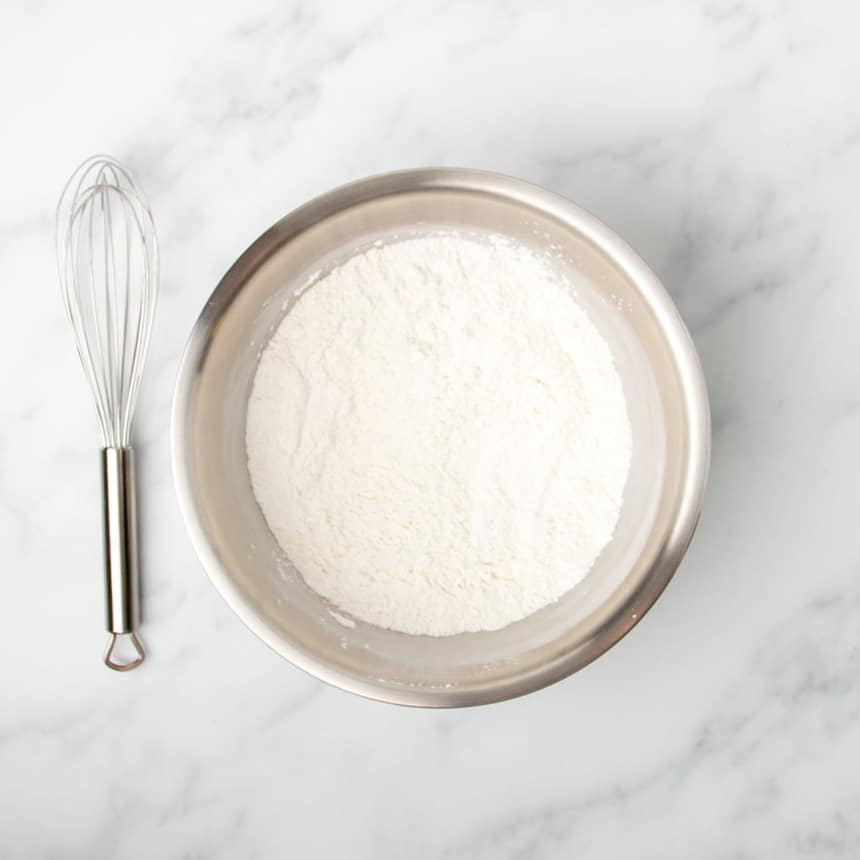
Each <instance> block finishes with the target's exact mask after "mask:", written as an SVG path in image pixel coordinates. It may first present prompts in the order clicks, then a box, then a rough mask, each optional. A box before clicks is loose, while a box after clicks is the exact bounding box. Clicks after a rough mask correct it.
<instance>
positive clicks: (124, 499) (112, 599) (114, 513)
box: [101, 448, 144, 672]
mask: <svg viewBox="0 0 860 860" xmlns="http://www.w3.org/2000/svg"><path fill="white" fill-rule="evenodd" d="M101 472H102V501H103V508H102V510H103V520H104V523H103V524H104V560H105V601H106V603H105V609H106V612H105V627H106V628H107V631H108V633H110V634H111V637H110V640H109V642H108V646H107V650H106V651H105V656H104V661H105V665H106V666H108V667H109V668H111V669H114V670H116V671H118V672H127V671H128V670H129V669H134V668H136V667H137V666H139V665H140V664H141V663H142V662H143V658H144V651H143V646H142V645H141V644H140V640H139V639H138V638H137V635H136V628H137V624H138V621H139V615H140V610H139V584H138V562H137V508H136V505H135V488H134V451H133V450H132V449H131V448H103V449H102V456H101ZM121 635H128V637H129V640H130V641H131V643H132V645H133V646H134V649H135V651H136V652H137V657H136V658H135V659H133V660H131V661H130V662H123V663H120V662H118V661H117V660H116V659H115V658H114V656H113V652H114V648H115V646H116V644H117V637H118V636H121Z"/></svg>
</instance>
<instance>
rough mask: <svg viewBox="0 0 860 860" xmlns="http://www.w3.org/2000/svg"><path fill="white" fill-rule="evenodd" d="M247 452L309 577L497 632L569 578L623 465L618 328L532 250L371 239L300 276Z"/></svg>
mask: <svg viewBox="0 0 860 860" xmlns="http://www.w3.org/2000/svg"><path fill="white" fill-rule="evenodd" d="M246 444H247V451H248V467H249V470H250V475H251V481H252V485H253V489H254V493H255V495H256V497H257V500H258V502H259V504H260V508H261V509H262V511H263V514H264V515H265V518H266V520H267V522H268V524H269V526H270V528H271V530H272V532H273V533H274V535H275V537H276V538H277V540H278V542H279V543H280V545H281V546H282V548H283V549H284V551H285V553H286V555H287V556H288V557H289V558H290V560H291V561H292V562H293V563H294V564H295V565H296V567H297V568H298V570H299V571H300V573H301V574H302V576H303V577H304V579H305V581H306V582H307V583H308V585H309V586H310V587H311V588H313V589H314V590H316V591H317V592H318V593H319V594H321V595H323V596H324V597H326V598H328V599H329V600H330V601H331V602H332V603H333V604H334V605H335V606H336V607H338V608H339V609H340V610H343V611H345V612H347V613H350V614H351V615H352V616H354V617H355V618H359V619H362V620H364V621H367V622H370V623H372V624H376V625H379V626H381V627H387V628H391V629H394V630H400V631H403V632H406V633H414V634H430V635H434V636H444V635H448V634H454V633H461V632H464V631H475V630H493V629H496V628H499V627H503V626H505V625H506V624H510V623H511V622H513V621H517V620H518V619H521V618H524V617H525V616H526V615H529V614H530V613H532V612H534V611H535V610H537V609H540V608H541V607H543V606H546V605H547V604H549V603H551V602H553V601H555V600H557V599H558V598H559V597H561V595H563V594H564V593H565V592H566V591H568V590H569V589H570V588H572V587H573V586H574V585H576V584H577V583H578V582H579V581H580V580H581V579H582V578H583V577H584V576H585V575H586V574H587V573H588V570H589V568H590V567H591V566H592V564H593V562H594V560H595V558H596V557H597V555H598V554H599V553H600V551H601V549H602V548H603V547H604V546H605V545H606V544H607V542H608V541H609V540H610V538H611V536H612V532H613V529H614V528H615V524H616V522H617V520H618V515H619V508H620V505H621V501H622V495H623V491H624V485H625V482H626V479H627V473H628V469H629V464H630V451H631V430H630V423H629V420H628V417H627V410H626V404H625V400H624V393H623V391H622V387H621V382H620V380H619V377H618V374H617V372H616V370H615V367H614V364H613V359H612V355H611V353H610V350H609V347H608V346H607V344H606V342H605V341H604V340H603V339H602V337H601V336H600V334H599V333H598V332H597V330H596V329H595V327H594V325H593V324H592V323H591V321H590V320H589V318H588V316H587V315H586V314H585V312H584V311H583V310H582V309H580V308H579V307H578V306H577V304H576V302H575V300H574V299H573V297H572V295H571V293H570V290H569V289H568V288H566V286H565V285H564V284H562V283H559V281H558V279H557V277H556V276H555V275H554V273H553V270H552V269H551V268H550V267H549V265H548V264H547V263H545V262H544V261H543V260H542V259H541V258H540V257H539V256H537V255H536V254H534V253H533V252H531V251H529V250H527V249H525V248H523V247H520V246H517V245H513V244H510V243H508V242H506V241H504V240H502V239H500V238H497V239H490V240H486V241H483V240H481V241H479V240H477V239H470V238H466V237H463V236H458V235H439V236H432V237H427V238H420V239H410V240H406V241H401V242H397V243H394V244H390V245H386V246H382V247H373V248H371V249H369V250H367V251H365V252H364V253H361V254H358V255H357V256H355V257H353V258H352V259H350V260H349V261H348V262H346V263H345V264H344V265H342V266H341V267H340V268H337V269H335V270H334V271H332V272H331V273H330V274H329V275H327V276H326V277H324V278H322V279H321V280H320V281H319V282H318V283H316V284H315V285H314V286H313V287H312V288H311V289H309V290H308V291H307V292H305V293H304V294H303V295H302V297H301V298H300V299H299V300H298V302H297V303H296V305H295V306H294V308H293V309H292V310H291V311H290V312H289V313H288V314H287V315H286V316H285V318H284V320H283V321H282V323H281V324H280V326H279V328H278V329H277V330H276V331H275V333H274V335H273V337H272V339H271V341H270V342H269V344H268V346H267V347H266V349H265V351H264V352H263V354H262V357H261V359H260V364H259V369H258V370H257V375H256V378H255V380H254V385H253V390H252V393H251V397H250V401H249V404H248V417H247V426H246Z"/></svg>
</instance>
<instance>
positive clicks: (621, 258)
mask: <svg viewBox="0 0 860 860" xmlns="http://www.w3.org/2000/svg"><path fill="white" fill-rule="evenodd" d="M444 189H449V190H457V191H475V192H480V193H484V194H486V193H490V194H492V195H495V196H499V197H502V198H506V199H510V200H514V201H516V202H519V203H522V204H525V205H527V206H529V207H531V208H534V209H537V210H540V211H542V212H544V213H545V214H548V215H550V216H551V217H554V218H556V219H557V220H559V221H561V222H562V223H565V224H567V225H569V226H570V228H571V229H573V230H575V231H577V232H578V233H579V234H580V235H582V236H583V237H584V238H586V239H587V240H589V241H590V242H591V243H593V244H594V245H595V246H596V247H597V248H598V249H599V250H601V251H602V252H603V253H604V254H606V255H607V256H608V257H609V258H610V259H611V260H612V261H613V262H614V263H615V264H616V265H618V266H619V267H620V268H621V269H622V270H623V271H624V272H625V274H626V275H627V276H628V277H629V279H630V280H631V282H632V283H633V284H634V285H635V287H636V289H637V290H638V291H639V292H640V293H641V294H642V295H643V297H644V298H645V301H646V303H647V304H648V306H649V307H650V308H651V310H652V311H653V312H654V313H655V315H656V316H657V318H658V320H659V324H660V328H661V330H662V332H663V334H664V336H665V337H666V339H667V341H668V342H669V344H670V347H671V352H672V355H673V356H674V359H675V361H676V369H677V372H678V376H679V380H680V384H681V388H682V391H683V394H684V398H683V399H684V414H685V417H686V421H687V425H688V445H687V457H686V461H685V463H684V468H683V473H682V482H681V489H680V493H679V498H678V505H677V516H676V518H675V520H674V522H673V523H672V526H671V528H670V529H669V531H668V532H667V535H666V539H665V541H664V543H663V545H662V547H661V548H660V551H659V553H657V555H656V557H655V558H654V560H653V562H652V564H651V566H650V568H649V570H648V571H647V573H646V574H645V576H644V577H643V579H642V582H641V583H640V586H639V588H638V589H637V590H636V591H635V592H634V593H633V594H631V595H630V596H629V598H628V599H627V600H626V601H625V602H623V603H622V604H621V605H620V606H618V608H617V609H616V610H615V612H614V613H612V615H611V616H610V617H609V618H608V619H607V621H606V622H605V623H604V624H603V625H601V627H600V629H599V630H597V631H596V632H595V633H594V634H593V635H591V636H590V637H589V638H588V639H586V640H585V641H583V642H581V643H579V644H578V645H577V646H576V647H575V648H573V649H570V650H567V651H565V652H563V653H562V654H560V655H558V656H557V657H556V658H554V659H553V660H551V661H549V662H546V663H543V664H541V665H539V666H537V667H533V668H531V669H529V670H527V671H525V672H523V673H520V674H514V675H512V676H511V677H510V678H506V679H504V680H503V681H499V680H491V681H484V682H482V681H480V680H478V681H474V682H472V683H471V684H468V685H463V684H459V685H457V687H453V688H444V689H443V688H438V687H432V688H430V687H424V688H422V687H413V686H404V685H396V684H392V683H387V684H384V683H381V682H380V683H376V682H374V681H373V680H372V679H368V678H361V677H356V676H355V675H352V674H349V673H347V672H343V671H341V670H339V669H338V668H336V667H333V666H332V665H331V664H329V663H328V662H327V661H325V660H324V659H320V658H318V657H317V656H316V655H314V654H313V653H309V652H308V651H306V650H305V649H303V648H299V647H298V646H297V645H295V643H293V642H291V641H289V640H288V639H286V638H285V637H284V636H283V635H281V633H280V632H279V631H276V630H275V629H274V628H272V627H271V626H270V625H269V623H268V622H267V621H266V620H265V619H264V618H263V617H262V616H261V615H260V614H258V612H257V611H256V609H255V608H254V607H253V606H252V604H251V603H250V602H249V601H248V600H247V598H246V597H245V595H244V594H243V592H242V591H241V590H240V589H239V588H238V587H237V586H236V584H235V583H234V581H233V579H232V577H231V576H230V574H229V572H228V571H227V570H226V569H225V567H224V566H223V565H222V564H221V562H220V560H219V559H218V557H217V555H216V553H215V552H214V550H213V548H212V546H211V545H210V543H209V540H208V538H207V536H206V531H205V529H204V527H203V523H202V521H201V518H200V516H199V513H198V511H197V506H196V504H195V500H194V494H193V491H192V486H191V480H190V470H189V462H188V458H187V456H186V450H185V437H186V431H185V418H186V415H187V412H188V406H189V402H190V399H191V397H192V394H193V391H194V384H195V379H196V375H197V370H198V367H199V366H200V364H201V362H202V360H203V359H204V357H205V353H206V350H207V346H208V342H209V339H210V335H211V333H212V331H213V329H214V327H215V325H216V323H217V321H218V319H219V318H220V315H221V313H222V312H223V311H224V309H225V308H226V307H228V306H229V304H230V302H231V301H232V300H233V298H234V297H235V295H236V294H237V293H238V292H239V291H240V290H241V288H242V286H243V283H244V280H245V278H246V276H247V275H248V274H249V273H250V272H252V271H253V270H255V269H256V268H257V267H258V266H259V264H260V263H261V262H262V261H263V260H264V259H265V258H266V257H268V256H269V254H270V253H271V251H272V247H273V244H274V247H275V248H279V247H280V246H282V245H283V244H285V243H286V242H288V241H289V240H290V238H291V237H292V236H295V235H298V234H299V233H301V232H302V231H304V230H305V229H307V228H308V227H310V226H312V225H314V224H316V223H318V222H319V221H321V220H323V219H325V218H327V217H330V216H332V215H334V214H335V213H337V212H339V211H342V210H343V209H346V208H349V207H351V206H354V205H356V204H359V203H363V202H368V201H370V200H372V199H377V198H381V197H386V196H389V195H392V194H402V193H414V192H420V191H431V190H436V191H438V190H444ZM170 442H171V465H172V472H173V480H174V487H175V490H176V495H177V500H178V503H179V508H180V511H181V514H182V518H183V520H184V522H185V527H186V530H187V532H188V534H189V537H190V539H191V543H192V546H193V547H194V550H195V552H196V554H197V556H198V558H199V559H200V561H201V563H202V565H203V568H204V570H205V571H206V573H207V575H208V576H209V578H210V580H211V581H212V583H213V585H214V586H215V588H216V589H217V591H218V592H219V593H220V594H221V596H222V597H223V598H224V600H225V601H226V602H227V604H228V605H229V606H230V608H231V609H232V610H233V611H234V612H235V613H236V614H237V615H238V616H239V618H240V619H241V620H242V621H243V622H244V624H245V625H246V626H247V627H248V628H249V629H250V630H251V631H252V632H253V633H255V634H256V635H257V636H258V637H259V638H260V639H262V641H263V642H265V643H266V644H267V645H268V646H269V647H270V648H271V649H272V650H273V651H275V652H276V653H277V654H279V655H280V656H282V657H284V658H286V659H287V660H288V661H289V662H291V663H292V664H293V665H294V666H296V667H298V668H299V669H302V670H304V671H305V672H307V673H308V674H310V675H312V676H314V677H316V678H318V679H320V680H322V681H325V682H326V683H328V684H331V685H333V686H335V687H338V688H340V689H342V690H345V691H347V692H351V693H355V694H358V695H360V696H363V697H365V698H369V699H374V700H377V701H381V702H387V703H390V704H399V705H411V706H419V707H464V706H473V705H481V704H490V703H492V702H498V701H503V700H506V699H511V698H514V697H517V696H521V695H525V694H527V693H531V692H534V691H536V690H539V689H542V688H543V687H546V686H549V685H550V684H553V683H555V682H557V681H559V680H561V679H563V678H565V677H567V676H569V675H571V674H573V673H574V672H576V671H578V670H579V669H581V668H583V667H584V666H586V665H588V664H589V663H590V662H592V661H593V660H595V659H596V658H597V657H599V656H600V655H601V654H603V653H605V652H606V651H607V650H609V649H610V648H611V647H612V646H613V645H615V644H616V643H617V642H619V641H620V640H621V639H622V638H623V637H624V636H625V635H626V634H627V633H628V632H629V631H630V630H632V629H633V627H635V626H636V624H638V623H639V621H641V619H642V617H643V616H644V615H645V614H646V613H647V612H648V610H649V609H650V608H651V606H653V604H654V602H655V601H656V600H657V598H658V597H659V596H660V594H661V593H662V592H663V590H664V589H665V588H666V586H667V585H668V583H669V581H670V580H671V578H672V576H673V575H674V573H675V571H676V570H677V568H678V566H679V564H680V562H681V560H682V558H683V556H684V553H685V552H686V550H687V547H688V546H689V543H690V541H691V539H692V537H693V534H694V532H695V530H696V526H697V524H698V521H699V517H700V514H701V510H702V504H703V501H704V495H705V488H706V485H707V479H708V472H709V467H710V448H711V423H710V410H709V404H708V395H707V389H706V386H705V379H704V374H703V372H702V367H701V364H700V361H699V357H698V354H697V352H696V348H695V346H694V344H693V341H692V338H691V336H690V334H689V332H688V330H687V328H686V326H685V324H684V322H683V320H682V319H681V316H680V314H679V312H678V310H677V308H676V306H675V304H674V302H673V301H672V299H671V297H670V296H669V294H668V292H667V291H666V289H665V287H664V286H663V285H662V283H661V282H660V280H659V279H658V278H657V276H656V275H655V274H654V273H653V272H652V271H651V270H650V268H649V267H648V266H647V264H646V263H645V262H644V261H643V260H642V259H641V258H640V257H639V255H638V254H637V253H636V252H635V251H634V250H633V249H632V248H631V247H630V246H629V245H628V244H627V243H626V242H625V241H624V240H623V239H621V237H620V236H618V235H617V234H616V233H615V232H614V231H613V230H611V229H610V228H609V227H608V226H606V225H605V224H604V223H603V222H602V221H600V220H599V219H598V218H596V217H595V216H594V215H592V214H591V213H590V212H588V211H586V210H585V209H582V208H581V207H580V206H577V205H576V204H574V203H572V202H571V201H570V200H568V199H567V198H565V197H562V196H560V195H558V194H556V193H554V192H552V191H548V190H546V189H544V188H542V187H540V186H537V185H534V184H532V183H530V182H526V181H524V180H521V179H516V178H514V177H510V176H506V175H504V174H500V173H493V172H489V171H484V170H476V169H473V168H459V167H420V168H410V169H405V170H396V171H389V172H386V173H380V174H376V175H373V176H369V177H366V178H363V179H358V180H355V181H353V182H349V183H347V184H345V185H341V186H338V187H336V188H334V189H332V190H330V191H327V192H325V193H323V194H321V195H319V196H317V197H315V198H312V199H311V200H309V201H308V202H306V203H304V204H302V205H300V206H299V207H297V208H295V209H293V210H292V211H291V212H289V213H288V214H287V215H285V216H284V217H283V218H281V219H280V220H279V221H277V222H276V223H275V224H274V225H272V226H271V227H270V228H268V229H267V230H265V231H264V232H263V233H262V234H261V235H260V236H259V237H258V238H257V239H255V240H254V241H253V242H252V243H251V245H249V246H248V248H247V249H246V250H245V251H243V252H242V254H241V255H240V256H239V258H238V259H237V260H236V262H235V263H234V264H233V265H232V266H231V267H230V268H229V269H228V271H227V272H226V274H225V275H224V276H223V277H222V278H221V280H220V282H219V283H218V285H217V286H216V287H215V289H214V290H213V292H212V294H211V295H210V297H209V298H208V299H207V301H206V303H205V305H204V307H203V310H202V311H201V313H200V315H199V316H198V318H197V320H196V321H195V323H194V326H193V328H192V330H191V334H190V335H189V337H188V341H187V343H186V346H185V349H184V351H183V354H182V358H181V360H180V364H179V370H178V372H177V377H176V384H175V387H174V394H173V403H172V409H171V427H170Z"/></svg>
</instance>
